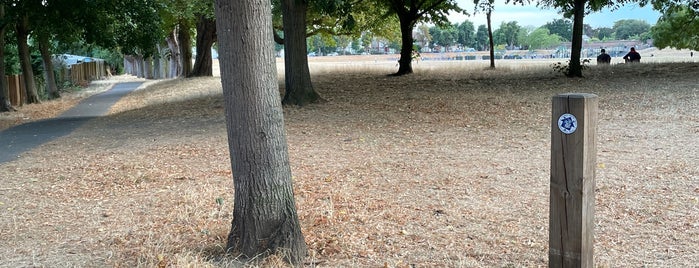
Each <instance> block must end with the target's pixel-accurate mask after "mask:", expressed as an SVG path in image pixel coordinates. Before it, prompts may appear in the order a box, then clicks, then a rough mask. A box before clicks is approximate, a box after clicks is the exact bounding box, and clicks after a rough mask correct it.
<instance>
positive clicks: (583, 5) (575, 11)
mask: <svg viewBox="0 0 699 268" xmlns="http://www.w3.org/2000/svg"><path fill="white" fill-rule="evenodd" d="M515 2H518V3H524V2H525V0H515ZM527 2H528V1H527ZM626 2H631V0H616V2H615V1H613V0H572V1H571V0H539V2H538V4H537V5H539V6H546V7H554V8H558V9H560V10H561V12H562V13H563V15H564V16H565V17H566V18H570V17H572V18H573V31H572V36H571V39H570V40H571V53H570V63H569V65H568V70H567V72H566V75H567V76H569V77H582V68H583V66H582V62H581V61H580V59H581V58H580V52H581V51H582V39H583V38H582V36H583V24H584V18H585V14H587V13H589V12H596V11H599V10H601V9H602V8H604V7H615V6H617V5H622V4H624V3H626ZM553 33H555V32H553ZM564 38H565V37H564Z"/></svg>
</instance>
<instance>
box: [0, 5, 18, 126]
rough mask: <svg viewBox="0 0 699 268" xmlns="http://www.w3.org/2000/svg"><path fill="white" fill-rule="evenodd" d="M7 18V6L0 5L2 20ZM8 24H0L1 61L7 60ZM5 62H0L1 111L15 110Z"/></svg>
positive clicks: (0, 17) (0, 19) (0, 18)
mask: <svg viewBox="0 0 699 268" xmlns="http://www.w3.org/2000/svg"><path fill="white" fill-rule="evenodd" d="M4 19H5V6H4V5H0V21H3V20H4ZM6 30H7V24H5V23H3V24H2V25H0V37H2V38H0V62H3V63H4V62H5V31H6ZM6 75H7V73H6V71H5V64H0V112H9V111H15V108H14V107H12V103H10V87H9V85H8V83H7V76H6Z"/></svg>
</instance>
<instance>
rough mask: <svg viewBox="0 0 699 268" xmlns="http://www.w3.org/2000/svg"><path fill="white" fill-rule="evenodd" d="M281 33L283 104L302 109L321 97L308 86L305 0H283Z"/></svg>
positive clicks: (309, 73) (309, 76) (309, 84)
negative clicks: (282, 44) (282, 26)
mask: <svg viewBox="0 0 699 268" xmlns="http://www.w3.org/2000/svg"><path fill="white" fill-rule="evenodd" d="M281 6H282V21H283V25H284V28H283V31H284V39H283V43H284V66H285V68H284V83H285V91H284V99H283V100H282V103H283V104H290V105H298V106H302V105H305V104H308V103H314V102H317V101H319V100H320V99H321V98H320V95H319V94H318V92H316V91H315V89H314V88H313V84H312V83H311V71H310V70H309V69H308V58H307V56H306V53H307V46H308V45H307V43H306V11H307V10H308V3H307V2H306V1H305V0H282V3H281Z"/></svg>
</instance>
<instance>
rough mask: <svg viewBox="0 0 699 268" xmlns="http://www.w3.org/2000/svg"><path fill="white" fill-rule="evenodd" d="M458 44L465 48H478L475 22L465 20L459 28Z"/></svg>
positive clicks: (457, 28) (457, 27)
mask: <svg viewBox="0 0 699 268" xmlns="http://www.w3.org/2000/svg"><path fill="white" fill-rule="evenodd" d="M456 30H457V40H456V42H457V43H459V44H461V45H462V46H464V47H474V46H476V29H475V28H474V27H473V22H471V21H468V20H465V21H464V22H462V23H461V24H459V25H458V26H456Z"/></svg>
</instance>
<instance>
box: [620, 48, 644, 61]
mask: <svg viewBox="0 0 699 268" xmlns="http://www.w3.org/2000/svg"><path fill="white" fill-rule="evenodd" d="M624 60H625V61H626V63H629V62H641V54H639V53H638V52H636V49H635V48H633V47H631V51H629V53H626V55H625V56H624Z"/></svg>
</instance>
